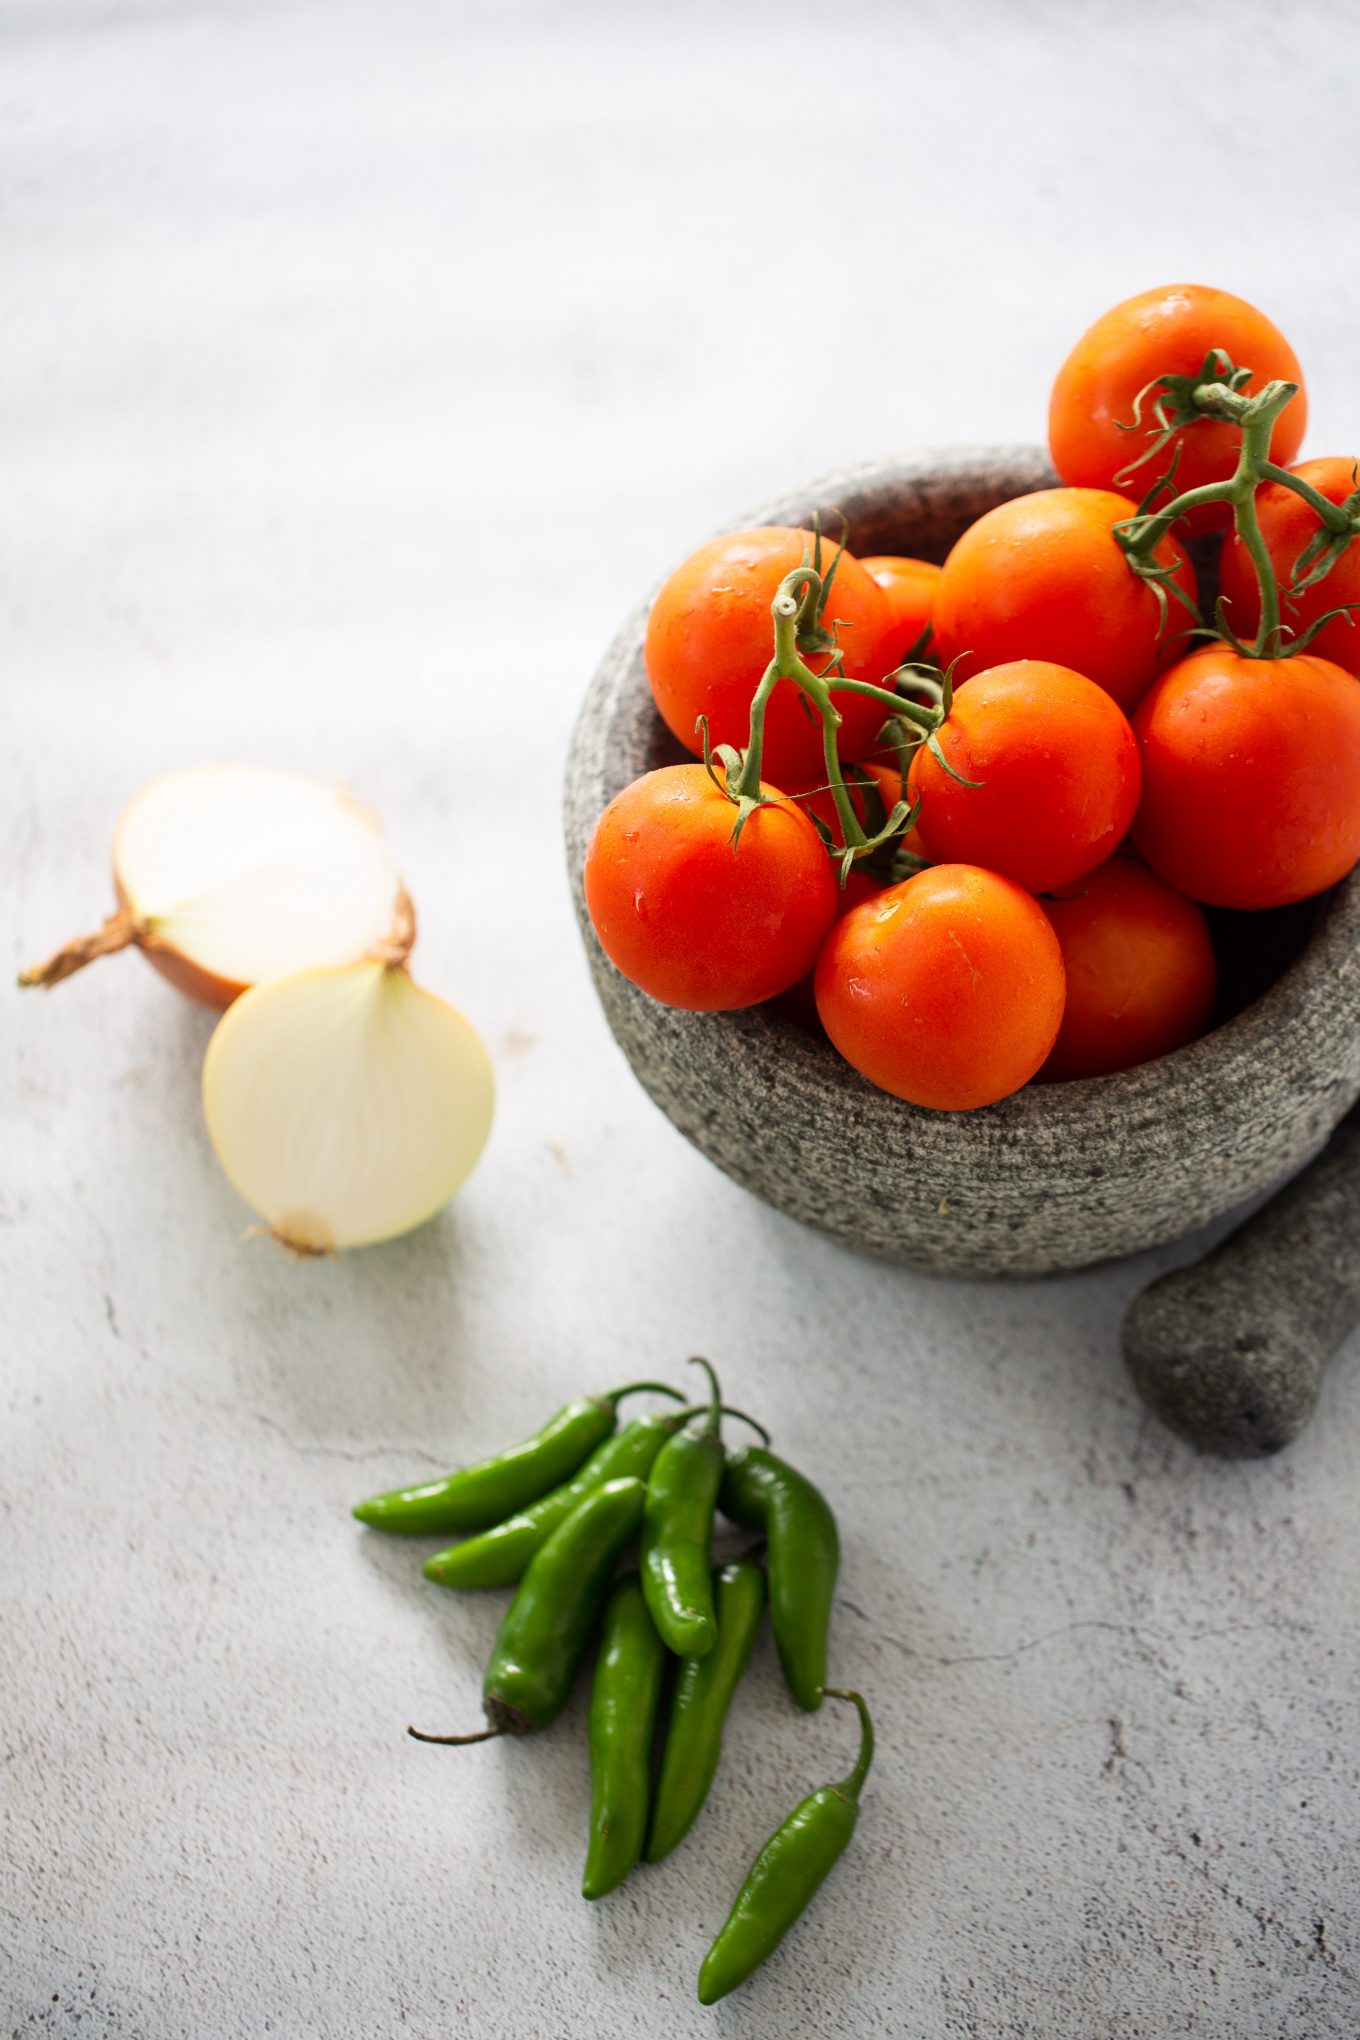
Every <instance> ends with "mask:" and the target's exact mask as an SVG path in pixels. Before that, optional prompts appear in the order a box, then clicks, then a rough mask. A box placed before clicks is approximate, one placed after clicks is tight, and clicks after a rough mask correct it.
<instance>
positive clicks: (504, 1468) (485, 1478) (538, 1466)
mask: <svg viewBox="0 0 1360 2040" xmlns="http://www.w3.org/2000/svg"><path fill="white" fill-rule="evenodd" d="M643 1389H650V1390H651V1392H652V1393H653V1394H654V1395H669V1396H673V1397H674V1398H675V1400H676V1402H683V1401H684V1400H685V1398H684V1397H683V1396H682V1395H681V1394H680V1391H679V1390H678V1389H675V1388H668V1387H667V1386H666V1384H665V1383H664V1382H662V1381H630V1382H628V1383H627V1385H626V1386H625V1387H623V1388H611V1389H610V1390H609V1392H608V1394H607V1395H584V1396H579V1397H578V1398H577V1400H576V1401H575V1402H569V1403H568V1404H567V1405H566V1408H565V1409H560V1410H559V1411H558V1412H557V1415H556V1416H555V1417H550V1418H549V1419H548V1421H547V1423H546V1424H545V1425H544V1426H543V1428H542V1430H540V1431H536V1432H535V1433H534V1435H533V1437H532V1438H526V1439H525V1440H524V1441H523V1443H522V1444H520V1445H512V1446H510V1447H509V1448H508V1450H506V1451H504V1452H498V1453H497V1454H495V1456H494V1457H493V1458H491V1459H483V1460H479V1461H478V1463H477V1464H476V1465H475V1466H464V1467H461V1468H460V1469H459V1470H458V1471H457V1472H456V1473H448V1474H445V1475H444V1476H443V1477H442V1479H440V1480H428V1481H424V1482H422V1483H421V1485H420V1486H419V1487H407V1488H389V1489H388V1490H387V1492H386V1493H385V1494H381V1495H372V1496H370V1497H369V1499H368V1500H367V1501H366V1502H359V1503H358V1504H357V1505H356V1507H355V1509H354V1514H355V1515H356V1516H357V1517H358V1519H359V1521H360V1522H361V1523H367V1524H369V1525H371V1527H372V1528H373V1529H375V1530H394V1531H396V1532H397V1533H398V1535H400V1536H403V1537H425V1536H430V1535H438V1533H439V1532H440V1531H444V1530H484V1529H486V1527H487V1526H488V1525H489V1524H491V1523H499V1522H501V1521H502V1520H503V1519H504V1518H505V1517H506V1516H512V1515H514V1513H515V1511H516V1510H517V1509H523V1508H526V1507H527V1506H528V1504H529V1503H530V1502H536V1501H537V1500H538V1498H539V1496H540V1495H546V1494H547V1493H548V1491H549V1489H551V1488H555V1487H557V1486H558V1485H559V1484H560V1483H561V1482H562V1481H564V1480H567V1479H568V1478H569V1477H570V1475H572V1474H573V1473H575V1472H576V1469H577V1468H578V1467H579V1466H581V1465H582V1464H583V1463H584V1461H585V1460H586V1459H587V1458H588V1457H589V1456H590V1454H591V1453H592V1452H593V1451H594V1450H595V1448H596V1446H597V1445H600V1444H602V1443H603V1441H604V1440H605V1439H606V1438H608V1437H609V1436H610V1435H611V1433H612V1432H613V1429H614V1425H615V1423H616V1421H617V1418H618V1405H619V1404H620V1402H622V1400H623V1398H624V1396H626V1395H637V1394H639V1393H640V1392H641V1391H642V1390H643Z"/></svg>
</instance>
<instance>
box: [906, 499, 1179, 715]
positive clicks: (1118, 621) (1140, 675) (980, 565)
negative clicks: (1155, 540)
mask: <svg viewBox="0 0 1360 2040" xmlns="http://www.w3.org/2000/svg"><path fill="white" fill-rule="evenodd" d="M1137 510H1138V505H1137V504H1136V503H1134V502H1132V501H1131V500H1130V498H1129V497H1127V496H1118V495H1115V494H1114V493H1113V492H1112V491H1111V490H1108V489H1040V490H1038V491H1037V492H1036V493H1035V494H1034V495H1032V496H1017V497H1015V498H1014V500H1013V501H1012V502H1009V503H1001V504H998V506H997V508H996V509H995V510H989V511H988V512H987V514H986V516H985V517H980V518H979V519H978V521H977V523H976V524H973V525H970V526H969V528H968V530H967V531H965V532H964V534H963V537H962V538H961V539H960V540H959V542H958V544H957V545H956V546H955V547H954V550H953V551H952V552H951V553H950V555H949V558H948V559H947V560H946V561H945V563H944V572H943V575H942V576H941V579H940V587H939V593H938V595H937V596H936V600H935V639H936V648H937V655H938V657H939V661H940V664H941V665H942V666H947V665H949V663H950V661H951V660H953V659H957V660H958V662H959V663H958V664H957V666H956V667H955V668H954V672H955V677H956V678H958V679H960V680H966V679H967V678H968V676H969V675H970V674H972V673H978V672H981V671H982V670H983V669H984V668H985V667H988V666H1000V665H1004V664H1006V663H1007V661H1009V660H1012V659H1049V660H1052V661H1053V662H1054V663H1055V664H1057V665H1059V666H1071V667H1073V668H1075V670H1076V671H1077V672H1078V673H1084V674H1085V675H1086V677H1087V679H1089V680H1094V681H1095V682H1096V685H1097V686H1099V687H1103V688H1104V689H1105V691H1106V693H1107V694H1112V695H1113V696H1114V698H1115V700H1116V701H1117V702H1118V703H1119V706H1120V707H1121V708H1122V709H1125V710H1126V711H1127V710H1129V709H1131V708H1133V707H1134V706H1135V704H1136V703H1137V702H1138V701H1139V700H1140V698H1141V697H1142V696H1143V695H1144V694H1145V693H1146V692H1147V689H1148V688H1149V687H1150V686H1151V684H1152V682H1153V680H1154V679H1155V677H1156V675H1157V673H1158V671H1159V670H1160V668H1161V667H1162V666H1164V665H1167V664H1169V663H1170V661H1171V660H1172V659H1173V658H1176V657H1178V656H1180V655H1181V654H1183V652H1184V649H1185V639H1184V636H1183V633H1184V631H1185V630H1186V628H1187V627H1188V626H1190V625H1192V624H1193V622H1194V618H1193V617H1191V616H1190V615H1188V614H1187V613H1186V611H1185V610H1184V609H1183V608H1182V607H1181V605H1180V604H1179V603H1178V602H1177V601H1176V599H1175V597H1174V596H1169V597H1168V611H1167V620H1166V631H1165V635H1163V631H1162V623H1161V612H1160V608H1159V605H1158V601H1157V597H1156V595H1154V593H1153V591H1152V589H1151V588H1150V587H1149V586H1148V585H1147V583H1146V582H1145V581H1142V580H1140V579H1139V577H1138V575H1137V574H1135V573H1134V572H1133V570H1132V568H1131V567H1130V566H1129V563H1128V561H1127V560H1126V559H1125V557H1124V555H1123V553H1122V552H1121V551H1120V549H1119V545H1118V543H1117V541H1116V540H1115V538H1114V536H1113V528H1114V526H1115V525H1116V524H1119V523H1122V522H1123V520H1124V519H1125V518H1128V517H1133V516H1135V515H1136V514H1137ZM1182 550H1183V549H1182V548H1179V547H1177V546H1176V545H1175V544H1174V542H1173V541H1172V540H1170V539H1164V540H1163V542H1162V543H1161V545H1159V546H1158V548H1157V552H1156V559H1157V563H1158V565H1159V566H1169V565H1174V564H1175V562H1176V560H1177V559H1178V557H1180V556H1181V553H1182ZM1176 581H1177V584H1178V586H1180V587H1181V588H1182V589H1184V591H1185V593H1186V595H1188V596H1189V598H1190V600H1191V601H1192V602H1194V601H1195V599H1196V595H1197V590H1196V587H1195V574H1194V569H1193V568H1192V567H1191V565H1190V563H1189V561H1188V560H1186V559H1184V558H1183V557H1180V565H1179V567H1178V569H1177V572H1176ZM1178 634H1180V635H1179V640H1178Z"/></svg>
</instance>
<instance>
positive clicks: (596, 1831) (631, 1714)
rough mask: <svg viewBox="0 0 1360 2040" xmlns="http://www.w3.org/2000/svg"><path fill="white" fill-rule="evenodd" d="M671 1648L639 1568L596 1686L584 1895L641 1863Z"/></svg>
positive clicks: (610, 1634)
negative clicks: (656, 1733)
mask: <svg viewBox="0 0 1360 2040" xmlns="http://www.w3.org/2000/svg"><path fill="white" fill-rule="evenodd" d="M665 1663H666V1646H665V1644H664V1643H663V1642H662V1641H661V1638H660V1637H659V1636H658V1635H657V1633H656V1630H655V1629H654V1628H653V1626H652V1618H651V1616H650V1615H649V1614H648V1613H647V1604H646V1602H645V1601H644V1600H643V1598H642V1588H641V1585H640V1584H639V1582H638V1577H637V1574H636V1573H630V1574H629V1575H628V1577H627V1578H626V1579H621V1580H618V1581H617V1582H616V1583H615V1585H614V1588H613V1591H612V1592H611V1594H610V1596H609V1600H608V1602H607V1603H606V1606H605V1611H604V1625H603V1629H602V1631H601V1635H600V1650H599V1656H598V1657H597V1658H596V1660H595V1680H594V1684H593V1685H592V1686H591V1689H590V1846H589V1848H588V1850H587V1851H586V1867H585V1874H584V1875H583V1877H582V1879H581V1896H582V1897H583V1898H603V1897H604V1895H605V1893H606V1892H608V1891H613V1889H614V1887H615V1886H616V1885H619V1884H622V1882H623V1880H624V1878H625V1877H626V1876H627V1875H628V1873H629V1871H630V1870H633V1869H635V1868H636V1867H637V1861H638V1858H639V1857H640V1856H641V1854H642V1843H643V1839H644V1837H645V1835H646V1833H647V1802H648V1799H649V1798H650V1796H651V1783H652V1777H651V1770H652V1730H653V1727H654V1726H655V1722H656V1708H657V1702H658V1700H659V1699H660V1697H661V1678H662V1672H663V1670H664V1668H665Z"/></svg>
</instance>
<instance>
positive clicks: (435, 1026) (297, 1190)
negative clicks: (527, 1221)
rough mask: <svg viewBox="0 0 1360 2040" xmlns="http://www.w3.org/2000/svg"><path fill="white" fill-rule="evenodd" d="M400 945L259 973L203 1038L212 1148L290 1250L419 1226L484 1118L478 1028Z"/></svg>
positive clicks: (382, 1236) (442, 1195)
mask: <svg viewBox="0 0 1360 2040" xmlns="http://www.w3.org/2000/svg"><path fill="white" fill-rule="evenodd" d="M412 933H413V930H412ZM406 947H409V937H408V939H407V942H406ZM401 954H402V944H401V943H400V942H398V943H397V944H395V945H394V948H393V959H394V960H392V961H387V962H384V961H381V960H374V961H367V962H363V963H355V964H351V965H349V966H348V967H346V968H343V969H332V970H311V971H302V972H298V973H295V974H292V975H290V976H288V977H281V978H275V979H274V981H273V982H272V983H270V984H263V985H257V986H256V987H255V989H254V990H253V991H249V992H247V993H245V995H244V996H243V997H242V998H240V999H238V1000H237V1002H236V1004H235V1005H234V1006H233V1007H232V1008H231V1010H230V1011H229V1012H228V1013H226V1014H224V1016H223V1018H222V1019H221V1020H220V1021H219V1022H218V1025H217V1029H216V1032H215V1033H214V1035H213V1038H212V1040H211V1042H210V1043H209V1044H208V1054H207V1058H206V1060H205V1062H204V1065H203V1108H204V1111H205V1113H206V1115H207V1121H208V1133H209V1136H210V1138H211V1140H212V1144H213V1147H214V1148H215V1149H216V1151H217V1158H218V1160H219V1161H220V1162H221V1164H222V1167H223V1168H224V1169H225V1170H226V1172H227V1175H228V1176H229V1177H230V1179H231V1181H232V1183H233V1184H234V1185H235V1187H236V1188H237V1189H238V1190H239V1191H240V1193H241V1195H242V1196H243V1197H244V1198H245V1200H246V1202H247V1204H249V1205H251V1206H253V1208H254V1209H255V1210H256V1211H257V1212H258V1213H259V1214H260V1216H261V1218H262V1219H263V1220H264V1222H265V1225H266V1226H267V1228H268V1230H269V1232H270V1233H271V1234H272V1235H273V1237H274V1238H275V1239H276V1240H278V1241H280V1242H281V1244H282V1245H284V1246H286V1247H291V1248H292V1249H293V1250H294V1251H295V1252H297V1253H301V1254H325V1253H330V1252H332V1251H334V1250H335V1249H337V1248H341V1247H363V1246H371V1245H374V1244H375V1243H376V1242H377V1241H379V1240H388V1239H394V1238H395V1237H396V1236H397V1235H398V1234H399V1233H405V1232H410V1231H411V1230H412V1228H413V1227H414V1226H418V1225H422V1224H423V1223H424V1222H425V1220H426V1219H427V1218H432V1217H433V1216H434V1214H435V1212H437V1211H439V1210H440V1209H441V1208H442V1207H443V1206H444V1205H445V1204H447V1202H448V1200H449V1199H450V1197H452V1195H453V1193H454V1191H455V1190H457V1189H458V1187H459V1186H460V1184H461V1183H462V1182H463V1181H464V1179H465V1177H467V1176H468V1174H469V1173H470V1172H471V1170H472V1168H473V1165H474V1164H475V1163H476V1161H477V1158H478V1156H479V1155H480V1154H481V1152H482V1149H483V1147H484V1146H485V1144H486V1138H487V1135H488V1133H489V1132H490V1130H491V1109H492V1093H493V1085H492V1075H491V1061H490V1058H489V1057H488V1055H487V1052H486V1049H485V1048H484V1046H483V1045H482V1041H481V1037H480V1036H479V1035H478V1033H477V1032H476V1030H475V1028H473V1026H472V1025H471V1023H470V1022H469V1021H467V1020H465V1019H464V1018H463V1016H462V1014H461V1013H457V1012H455V1011H454V1009H453V1007H452V1006H447V1005H445V1003H444V1001H443V1000H442V999H437V998H435V996H434V995H433V993H431V992H426V991H422V990H421V988H420V987H419V986H418V985H416V984H414V983H413V982H412V980H411V977H410V974H409V972H408V971H407V969H406V968H405V964H404V962H403V961H402V960H401Z"/></svg>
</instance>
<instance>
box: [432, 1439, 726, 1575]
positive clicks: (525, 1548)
mask: <svg viewBox="0 0 1360 2040" xmlns="http://www.w3.org/2000/svg"><path fill="white" fill-rule="evenodd" d="M693 1415H694V1411H693V1409H692V1408H686V1409H683V1410H663V1411H657V1412H655V1413H654V1414H653V1415H652V1416H649V1417H638V1418H637V1419H636V1420H635V1421H634V1422H633V1423H631V1424H625V1425H624V1427H623V1429H622V1430H621V1431H619V1432H618V1433H617V1434H616V1435H615V1436H614V1437H612V1438H606V1439H605V1441H604V1443H603V1445H600V1446H597V1447H596V1449H595V1451H594V1452H592V1453H591V1455H590V1457H589V1459H588V1460H587V1461H586V1463H585V1465H584V1466H583V1467H582V1468H581V1470H580V1472H579V1473H577V1474H576V1475H575V1476H574V1478H573V1479H571V1480H569V1481H567V1482H565V1483H564V1484H563V1486H561V1487H557V1488H554V1489H553V1491H552V1493H551V1494H547V1495H544V1496H543V1497H542V1498H541V1499H540V1500H539V1501H537V1502H534V1503H532V1504H531V1505H530V1506H529V1507H528V1508H527V1509H521V1510H520V1511H519V1513H518V1514H517V1515H513V1516H511V1517H510V1518H509V1519H508V1520H507V1521H506V1522H504V1523H498V1524H497V1525H496V1527H495V1529H494V1530H487V1531H486V1532H484V1534H483V1535H482V1536H480V1537H469V1538H468V1539H467V1541H466V1543H464V1544H454V1545H452V1546H450V1548H449V1550H447V1551H437V1552H436V1553H435V1554H434V1557H433V1558H427V1559H426V1561H425V1577H426V1579H428V1580H435V1581H437V1582H438V1584H439V1585H440V1586H441V1587H508V1586H512V1585H513V1584H514V1582H515V1581H516V1580H519V1579H523V1578H524V1576H525V1569H526V1567H527V1566H528V1565H529V1563H530V1561H531V1560H532V1558H533V1556H534V1554H535V1552H537V1551H538V1550H540V1549H541V1548H542V1546H543V1545H544V1544H545V1543H546V1541H547V1539H548V1538H549V1537H550V1536H551V1535H552V1534H553V1532H554V1531H555V1530H556V1529H557V1527H558V1525H559V1524H561V1523H565V1522H566V1520H567V1519H568V1517H569V1516H570V1515H571V1513H572V1510H573V1509H575V1508H577V1507H579V1505H580V1504H581V1502H582V1501H584V1499H585V1497H586V1496H587V1495H589V1494H593V1493H594V1492H595V1490H596V1489H597V1488H600V1487H603V1486H604V1484H605V1483H606V1482H607V1481H611V1480H625V1479H637V1480H645V1479H646V1478H647V1475H648V1473H649V1472H650V1471H651V1467H652V1462H653V1460H654V1459H655V1458H656V1456H657V1454H658V1452H660V1450H661V1448H662V1446H663V1445H664V1444H665V1443H666V1440H667V1439H668V1438H670V1437H671V1436H672V1435H673V1434H674V1433H675V1432H676V1431H678V1430H679V1428H680V1426H681V1424H683V1423H685V1422H687V1421H688V1419H689V1418H690V1417H692V1416H693Z"/></svg>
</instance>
